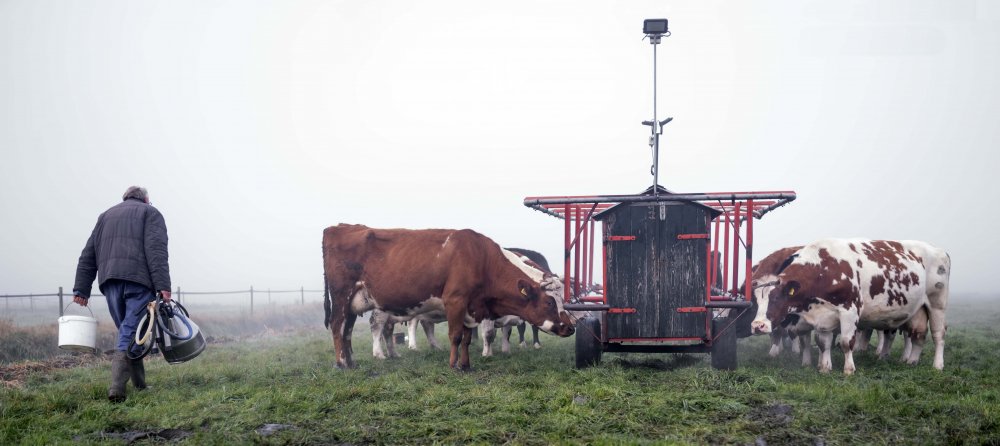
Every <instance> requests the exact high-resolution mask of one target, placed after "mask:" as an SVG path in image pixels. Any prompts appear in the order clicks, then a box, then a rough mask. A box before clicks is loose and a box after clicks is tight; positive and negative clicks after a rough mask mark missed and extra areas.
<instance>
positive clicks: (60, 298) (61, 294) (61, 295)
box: [59, 287, 63, 317]
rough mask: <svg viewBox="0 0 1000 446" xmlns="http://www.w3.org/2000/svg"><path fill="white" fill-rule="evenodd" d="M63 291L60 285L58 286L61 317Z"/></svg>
mask: <svg viewBox="0 0 1000 446" xmlns="http://www.w3.org/2000/svg"><path fill="white" fill-rule="evenodd" d="M62 297H63V293H62V287H59V317H63V298H62Z"/></svg>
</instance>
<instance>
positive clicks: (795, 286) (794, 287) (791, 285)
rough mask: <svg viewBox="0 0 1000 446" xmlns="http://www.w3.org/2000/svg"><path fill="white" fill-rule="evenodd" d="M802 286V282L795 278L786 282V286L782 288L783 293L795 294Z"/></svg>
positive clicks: (787, 294)
mask: <svg viewBox="0 0 1000 446" xmlns="http://www.w3.org/2000/svg"><path fill="white" fill-rule="evenodd" d="M801 288H802V284H800V283H799V282H797V281H795V280H792V281H789V282H788V283H786V284H785V286H784V287H783V288H782V293H781V294H784V295H786V296H795V293H797V292H799V289H801Z"/></svg>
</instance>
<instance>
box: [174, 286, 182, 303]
mask: <svg viewBox="0 0 1000 446" xmlns="http://www.w3.org/2000/svg"><path fill="white" fill-rule="evenodd" d="M175 294H177V295H176V296H174V299H177V303H182V302H181V287H180V285H178V286H177V293H175Z"/></svg>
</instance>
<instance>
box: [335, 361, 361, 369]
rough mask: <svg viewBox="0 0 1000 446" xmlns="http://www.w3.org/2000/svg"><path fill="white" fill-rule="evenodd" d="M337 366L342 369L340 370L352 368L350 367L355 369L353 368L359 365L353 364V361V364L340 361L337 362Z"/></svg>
mask: <svg viewBox="0 0 1000 446" xmlns="http://www.w3.org/2000/svg"><path fill="white" fill-rule="evenodd" d="M335 366H336V367H337V368H338V369H340V370H350V369H353V368H357V365H356V364H353V363H351V364H344V363H340V362H338V363H337V364H335Z"/></svg>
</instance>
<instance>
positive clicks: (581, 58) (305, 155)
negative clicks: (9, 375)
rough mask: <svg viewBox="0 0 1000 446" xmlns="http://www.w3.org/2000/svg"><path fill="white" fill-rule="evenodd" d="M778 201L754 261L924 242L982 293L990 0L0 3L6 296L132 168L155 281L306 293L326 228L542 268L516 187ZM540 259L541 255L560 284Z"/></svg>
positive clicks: (554, 237) (40, 286) (72, 246)
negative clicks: (417, 233) (395, 234)
mask: <svg viewBox="0 0 1000 446" xmlns="http://www.w3.org/2000/svg"><path fill="white" fill-rule="evenodd" d="M653 17H666V18H668V19H669V20H670V27H671V32H672V35H671V36H670V37H669V38H666V39H664V42H663V44H662V45H660V47H659V50H658V51H659V53H658V54H659V56H658V58H659V59H658V60H659V73H658V74H659V80H660V83H659V102H658V104H659V109H658V113H659V117H660V119H662V118H664V117H667V116H670V117H674V118H675V119H674V121H673V122H672V123H670V124H669V125H668V126H667V128H666V130H665V132H664V135H663V140H662V147H661V151H662V154H661V159H660V162H661V168H662V171H661V173H660V179H661V183H662V184H663V185H664V186H665V187H667V188H669V189H671V190H674V191H678V192H711V191H753V190H795V191H796V192H797V193H798V197H799V198H798V200H796V201H795V202H793V203H792V204H791V205H790V206H787V207H785V208H782V209H779V210H778V211H775V212H773V213H771V214H769V215H767V216H766V217H765V218H764V219H763V220H761V221H760V222H759V223H758V225H757V232H756V237H755V241H756V247H755V248H756V249H755V252H756V253H757V257H758V258H760V257H762V256H763V255H766V253H769V252H771V251H773V250H775V249H777V248H780V247H784V246H791V245H795V244H802V243H806V242H809V241H812V240H816V239H819V238H824V237H868V238H886V239H918V240H925V241H928V242H930V243H932V244H935V245H937V246H939V247H941V248H943V249H945V250H947V251H948V252H949V253H950V254H951V256H952V259H953V261H954V273H953V275H952V287H953V289H954V291H955V292H956V293H958V292H962V293H971V292H985V293H989V292H991V290H992V286H991V284H990V279H991V278H992V263H993V262H991V260H992V255H993V253H995V252H996V251H997V248H998V247H1000V245H998V243H1000V242H998V238H997V237H992V236H991V235H990V234H992V233H993V232H994V228H993V222H995V221H996V220H997V218H998V217H1000V215H998V212H1000V211H998V208H997V206H994V205H992V202H993V201H995V200H994V199H993V198H992V197H991V196H990V195H989V193H988V191H991V190H993V189H994V185H993V183H992V179H993V177H994V175H993V170H994V169H995V166H997V165H998V164H1000V158H998V156H1000V155H998V154H997V153H998V152H997V150H996V146H997V143H998V142H1000V126H997V125H995V122H994V121H995V118H994V117H995V116H998V115H1000V85H998V82H997V79H1000V7H998V6H997V4H996V3H995V2H990V1H975V0H918V1H902V0H892V1H887V2H878V3H872V2H866V1H846V2H836V3H831V2H820V1H805V2H801V1H790V0H768V1H763V2H753V3H752V4H751V3H747V4H732V3H731V2H719V1H703V2H662V1H630V2H626V3H617V2H615V3H609V2H603V1H568V0H560V1H554V2H544V3H538V2H524V1H515V2H506V3H503V4H484V3H480V2H465V1H443V2H433V3H432V4H426V3H419V4H418V3H412V2H405V1H383V2H342V1H292V2H236V1H223V2H208V3H206V2H197V1H180V2H171V3H170V5H169V6H165V5H161V4H158V3H155V2H129V3H128V5H127V6H126V5H122V4H120V3H115V2H112V3H106V2H95V1H77V2H71V3H61V2H47V1H33V0H9V1H4V2H0V61H2V62H0V63H2V64H3V69H0V97H3V98H4V100H3V101H0V165H2V166H4V173H3V175H0V209H3V210H4V216H3V218H2V219H0V294H21V293H53V292H55V291H56V289H57V288H58V287H59V286H62V287H65V288H66V289H67V291H69V290H68V288H69V287H70V286H72V284H71V282H72V280H73V274H74V272H75V266H76V260H77V258H78V256H79V254H80V251H81V249H82V247H83V245H84V243H85V241H86V239H87V236H88V235H89V234H90V231H91V229H92V228H93V224H94V222H95V221H96V218H97V215H98V214H99V213H100V212H102V211H104V210H105V209H107V208H108V207H110V206H111V205H114V204H115V203H117V202H118V201H119V197H120V196H121V194H122V192H123V191H124V190H125V188H126V187H128V186H129V185H132V184H138V185H143V186H146V187H147V188H148V189H149V191H150V194H151V198H152V201H153V203H154V205H155V206H157V207H158V208H159V209H160V210H161V211H162V212H163V214H164V216H165V218H166V222H167V226H168V228H169V233H170V254H171V272H172V278H173V282H174V284H175V286H180V287H182V288H183V289H187V290H190V291H223V290H233V289H248V288H249V287H250V286H251V285H253V286H255V287H256V288H258V289H261V288H265V287H271V288H273V289H281V288H286V289H295V288H298V287H305V288H306V289H319V288H321V285H322V271H321V255H320V235H321V233H322V230H323V228H324V227H327V226H330V225H334V224H337V223H363V224H367V225H369V226H373V227H403V228H428V227H433V228H472V229H475V230H476V231H479V232H481V233H483V234H485V235H488V236H490V237H492V238H493V239H494V240H496V241H497V242H498V243H499V244H501V245H502V246H516V247H524V248H529V249H534V250H536V251H539V252H542V253H543V254H545V255H546V256H547V257H548V258H549V260H550V261H551V262H553V263H554V264H558V263H559V262H558V261H557V260H558V259H560V258H562V226H561V222H559V221H557V220H555V219H553V218H551V217H548V216H545V215H542V214H540V213H538V212H534V211H531V210H529V209H527V208H525V207H524V206H523V205H522V200H523V198H524V197H526V196H537V195H585V194H622V193H636V192H639V191H641V190H643V189H645V188H647V187H649V186H650V184H651V182H652V178H651V176H650V174H649V166H650V164H651V163H652V160H651V156H650V150H649V147H648V146H647V138H648V136H649V129H648V128H647V127H643V126H641V125H640V124H639V123H640V122H641V121H643V120H648V119H650V118H651V115H652V105H653V104H652V82H651V81H652V73H651V72H652V70H651V69H652V54H651V51H650V50H651V47H650V45H649V44H648V43H647V42H646V41H643V40H642V34H641V31H640V30H641V25H642V21H643V19H645V18H653ZM560 269H561V268H559V267H557V271H556V272H557V273H558V272H561V271H559V270H560Z"/></svg>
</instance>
